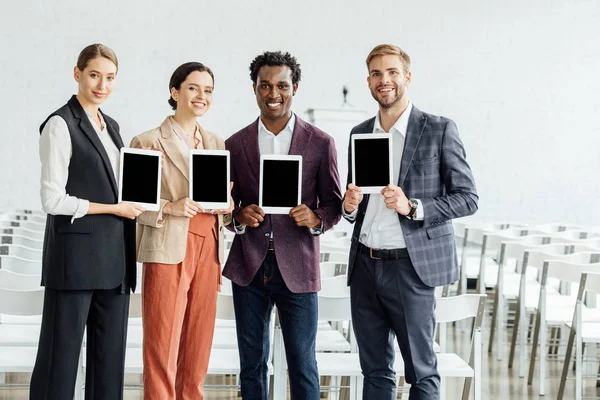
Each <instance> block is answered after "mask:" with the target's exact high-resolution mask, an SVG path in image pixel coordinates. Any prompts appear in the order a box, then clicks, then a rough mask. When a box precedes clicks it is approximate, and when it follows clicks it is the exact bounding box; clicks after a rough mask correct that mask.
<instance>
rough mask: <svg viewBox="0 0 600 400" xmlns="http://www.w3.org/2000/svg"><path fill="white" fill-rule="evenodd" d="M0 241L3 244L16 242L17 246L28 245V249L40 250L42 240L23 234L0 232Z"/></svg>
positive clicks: (42, 243) (42, 244)
mask: <svg viewBox="0 0 600 400" xmlns="http://www.w3.org/2000/svg"><path fill="white" fill-rule="evenodd" d="M0 243H1V244H3V245H5V244H16V245H19V246H24V247H29V248H30V249H36V250H42V249H43V246H44V241H43V240H41V239H33V238H29V237H27V236H23V235H14V234H4V233H2V234H0Z"/></svg>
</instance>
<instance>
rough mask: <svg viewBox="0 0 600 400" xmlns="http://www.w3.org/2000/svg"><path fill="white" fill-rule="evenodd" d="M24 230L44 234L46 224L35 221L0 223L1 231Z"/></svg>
mask: <svg viewBox="0 0 600 400" xmlns="http://www.w3.org/2000/svg"><path fill="white" fill-rule="evenodd" d="M10 228H23V229H29V230H31V231H36V232H41V233H42V234H43V233H44V230H45V229H46V224H45V223H39V222H34V221H0V229H10Z"/></svg>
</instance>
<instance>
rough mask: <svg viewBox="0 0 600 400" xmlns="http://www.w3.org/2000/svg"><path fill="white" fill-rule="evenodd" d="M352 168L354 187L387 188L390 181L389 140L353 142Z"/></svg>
mask: <svg viewBox="0 0 600 400" xmlns="http://www.w3.org/2000/svg"><path fill="white" fill-rule="evenodd" d="M354 168H355V182H354V184H355V185H356V186H358V187H363V186H387V185H388V184H389V183H390V182H391V181H392V179H391V177H390V150H389V139H358V140H355V141H354Z"/></svg>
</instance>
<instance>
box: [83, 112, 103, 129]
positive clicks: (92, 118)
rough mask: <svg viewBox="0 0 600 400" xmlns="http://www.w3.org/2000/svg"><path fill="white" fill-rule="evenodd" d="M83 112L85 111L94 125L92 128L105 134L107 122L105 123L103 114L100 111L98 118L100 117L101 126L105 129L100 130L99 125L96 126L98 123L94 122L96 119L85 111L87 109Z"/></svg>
mask: <svg viewBox="0 0 600 400" xmlns="http://www.w3.org/2000/svg"><path fill="white" fill-rule="evenodd" d="M83 111H85V115H87V117H88V119H89V120H90V122H91V123H92V126H93V127H94V129H96V128H97V130H98V131H99V132H104V130H105V129H106V122H105V121H104V117H103V116H102V113H101V112H100V111H98V117H100V124H102V128H104V129H100V128H98V125H96V122H94V117H93V116H92V114H90V113H89V112H87V110H85V109H84V110H83Z"/></svg>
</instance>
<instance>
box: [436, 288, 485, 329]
mask: <svg viewBox="0 0 600 400" xmlns="http://www.w3.org/2000/svg"><path fill="white" fill-rule="evenodd" d="M485 300H486V295H480V294H462V295H459V296H450V297H439V298H437V299H436V306H435V319H436V322H437V323H448V322H453V321H460V320H463V319H466V318H475V322H476V323H475V327H476V328H477V327H481V323H482V322H483V313H484V311H485Z"/></svg>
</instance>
